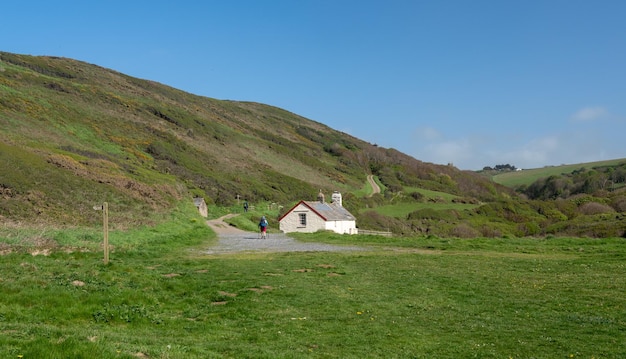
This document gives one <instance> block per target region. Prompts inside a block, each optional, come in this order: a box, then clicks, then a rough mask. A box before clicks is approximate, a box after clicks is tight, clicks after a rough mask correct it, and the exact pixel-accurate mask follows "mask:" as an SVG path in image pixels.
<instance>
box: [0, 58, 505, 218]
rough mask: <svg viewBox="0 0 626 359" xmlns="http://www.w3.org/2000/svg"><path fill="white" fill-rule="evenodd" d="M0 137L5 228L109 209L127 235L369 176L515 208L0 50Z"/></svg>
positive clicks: (167, 96) (117, 76)
mask: <svg viewBox="0 0 626 359" xmlns="http://www.w3.org/2000/svg"><path fill="white" fill-rule="evenodd" d="M0 128H1V129H2V131H1V133H0V167H1V168H2V172H1V173H0V196H1V197H2V201H1V202H0V219H1V220H2V221H3V222H4V223H9V222H13V223H26V224H27V223H46V224H48V225H55V226H59V227H62V226H74V225H93V224H94V223H97V221H98V218H97V216H94V215H93V210H92V206H93V205H94V204H96V203H101V202H103V201H107V202H109V203H110V206H111V207H112V208H115V213H116V214H117V216H118V218H117V219H116V221H115V223H117V225H118V226H121V227H124V226H133V225H140V224H147V223H148V224H149V223H152V222H153V221H155V220H158V216H159V214H164V213H168V212H169V211H171V210H172V209H174V208H175V207H176V206H177V205H178V204H179V203H180V202H181V201H191V198H192V197H194V196H201V197H204V198H205V200H206V201H207V202H208V203H209V204H212V203H213V204H218V205H230V204H233V203H235V199H236V197H237V196H240V197H241V198H247V199H249V200H250V201H253V202H254V201H272V202H276V203H285V204H288V203H290V202H293V201H297V200H299V199H303V198H305V199H306V198H313V197H314V196H315V194H316V193H317V191H318V190H319V189H320V188H321V189H323V190H325V191H332V190H340V191H342V192H344V193H346V195H347V199H348V201H347V202H348V203H349V202H350V193H352V192H353V191H356V190H358V189H359V188H361V187H362V186H363V184H364V183H365V181H366V177H367V175H368V174H374V175H377V176H378V178H379V179H380V180H381V181H382V183H383V184H384V185H385V186H386V187H387V189H388V191H389V192H390V193H393V192H396V193H397V192H401V191H402V188H403V187H404V186H414V187H420V188H424V189H429V190H434V191H441V192H446V193H450V194H454V195H456V196H463V197H468V198H473V199H474V200H476V201H483V202H488V201H493V200H496V199H497V198H499V197H501V196H502V195H506V196H507V197H508V196H514V193H513V192H512V191H511V190H509V189H507V188H506V187H504V186H499V185H497V184H494V183H493V182H491V181H490V180H489V179H485V178H484V177H481V176H480V175H478V174H475V173H473V172H467V171H459V170H458V169H456V168H454V167H451V166H440V165H434V164H429V163H424V162H421V161H419V160H416V159H414V158H412V157H410V156H407V155H405V154H402V153H400V152H398V151H396V150H394V149H386V148H381V147H378V146H375V145H372V144H370V143H367V142H364V141H362V140H359V139H358V138H354V137H352V136H350V135H348V134H346V133H342V132H339V131H336V130H333V129H332V128H330V127H328V126H326V125H324V124H322V123H319V122H316V121H312V120H309V119H306V118H303V117H301V116H298V115H296V114H293V113H290V112H288V111H285V110H282V109H279V108H276V107H272V106H269V105H264V104H259V103H251V102H239V101H226V100H216V99H212V98H206V97H200V96H195V95H193V94H189V93H185V92H183V91H180V90H177V89H174V88H171V87H168V86H164V85H161V84H158V83H155V82H152V81H148V80H141V79H137V78H133V77H130V76H127V75H124V74H121V73H119V72H116V71H113V70H110V69H106V68H102V67H99V66H97V65H93V64H88V63H85V62H81V61H76V60H72V59H67V58H57V57H35V56H27V55H17V54H10V53H6V52H0ZM352 202H353V203H357V201H352ZM355 205H358V204H355Z"/></svg>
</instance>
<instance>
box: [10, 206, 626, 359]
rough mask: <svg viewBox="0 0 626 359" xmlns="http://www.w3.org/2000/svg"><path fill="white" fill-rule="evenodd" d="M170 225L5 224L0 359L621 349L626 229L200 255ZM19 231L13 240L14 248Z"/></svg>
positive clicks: (203, 241)
mask: <svg viewBox="0 0 626 359" xmlns="http://www.w3.org/2000/svg"><path fill="white" fill-rule="evenodd" d="M193 210H194V209H193V208H191V209H182V210H180V211H179V212H177V213H175V214H174V215H173V217H172V218H171V219H170V220H169V221H168V222H167V223H164V224H162V225H159V226H156V227H144V228H142V229H139V230H134V231H112V232H111V234H110V240H111V244H112V246H113V250H112V252H111V257H110V259H111V261H110V263H109V264H108V265H104V264H103V260H102V253H101V251H100V249H101V248H100V247H99V246H100V240H101V238H100V236H99V233H98V229H97V228H94V230H93V231H91V232H89V231H85V230H72V229H68V230H64V231H59V232H54V233H52V232H51V233H44V234H43V235H42V237H46V238H48V239H47V240H48V242H49V243H55V245H54V246H51V248H52V249H51V250H50V251H49V252H48V253H47V255H41V254H39V255H34V254H37V253H36V252H35V251H34V249H35V248H36V246H37V244H36V243H34V242H28V241H16V240H15V238H14V237H15V235H16V234H15V233H14V232H11V231H10V230H8V229H6V228H4V229H2V230H0V243H4V245H3V247H2V248H3V251H2V253H3V255H2V256H1V257H0V258H1V261H0V266H1V271H0V288H2V296H1V297H0V333H2V335H0V357H2V358H26V359H28V358H95V357H97V358H301V357H307V358H376V357H380V358H383V357H384V358H623V357H626V339H625V338H626V336H625V335H624V334H625V333H624V331H625V328H626V306H625V303H624V300H623V293H624V292H626V279H625V277H624V273H626V268H625V267H626V261H625V260H624V259H625V254H626V247H625V246H624V239H583V238H580V239H578V238H546V239H532V238H527V239H515V238H508V239H491V238H490V239H484V238H477V239H453V238H437V237H411V238H408V237H392V238H386V237H376V236H341V235H334V234H329V233H316V234H312V235H298V236H297V238H298V239H299V240H302V241H315V242H326V243H332V244H337V245H344V244H346V245H347V244H349V245H355V244H356V245H360V246H362V247H363V249H364V250H362V251H355V252H348V253H346V252H341V253H335V252H332V253H331V252H316V253H313V252H311V253H233V254H230V255H207V254H205V252H206V249H207V248H209V247H210V246H211V244H212V243H214V241H215V240H216V238H215V235H214V234H213V233H212V232H211V231H210V230H209V229H208V228H207V226H205V225H204V222H203V219H201V218H199V217H197V215H196V214H195V213H193ZM18 242H19V243H18ZM6 243H10V244H6Z"/></svg>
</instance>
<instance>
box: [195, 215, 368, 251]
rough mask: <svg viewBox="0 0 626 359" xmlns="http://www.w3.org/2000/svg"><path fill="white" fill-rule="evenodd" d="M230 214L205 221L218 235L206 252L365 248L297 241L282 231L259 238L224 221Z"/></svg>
mask: <svg viewBox="0 0 626 359" xmlns="http://www.w3.org/2000/svg"><path fill="white" fill-rule="evenodd" d="M232 216H235V215H234V214H229V215H226V216H224V217H221V218H218V219H214V220H210V221H207V224H208V225H209V226H210V227H211V228H212V229H213V230H214V231H215V232H216V233H217V235H218V242H217V244H216V245H214V246H212V247H210V248H208V250H207V252H206V253H207V254H227V253H239V252H266V253H268V252H269V253H276V252H339V251H362V250H364V249H365V248H362V247H355V246H336V245H332V244H324V243H304V242H298V241H296V240H295V239H293V238H291V237H289V236H287V235H285V234H283V233H269V238H267V239H260V238H259V234H258V233H254V232H246V231H242V230H240V229H238V228H235V227H233V226H230V225H229V224H228V223H226V222H224V220H225V219H227V218H230V217H232Z"/></svg>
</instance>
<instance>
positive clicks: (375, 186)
mask: <svg viewBox="0 0 626 359" xmlns="http://www.w3.org/2000/svg"><path fill="white" fill-rule="evenodd" d="M367 182H369V184H370V186H372V194H370V197H371V196H373V195H374V194H375V193H380V187H378V183H376V181H374V175H367Z"/></svg>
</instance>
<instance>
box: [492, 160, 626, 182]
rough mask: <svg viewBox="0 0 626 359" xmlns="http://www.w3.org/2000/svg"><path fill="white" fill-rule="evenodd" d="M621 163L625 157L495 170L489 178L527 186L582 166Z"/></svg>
mask: <svg viewBox="0 0 626 359" xmlns="http://www.w3.org/2000/svg"><path fill="white" fill-rule="evenodd" d="M622 163H626V158H620V159H614V160H606V161H596V162H587V163H578V164H569V165H560V166H546V167H543V168H533V169H524V170H517V171H508V172H496V174H495V175H492V176H491V178H492V179H493V181H494V182H496V183H499V184H501V185H504V186H507V187H512V188H514V187H518V186H522V185H526V186H529V185H531V184H532V183H533V182H535V181H537V180H538V179H540V178H546V177H550V176H559V175H562V174H570V173H572V172H574V171H576V170H580V169H582V168H586V169H593V168H595V167H605V166H618V165H620V164H622Z"/></svg>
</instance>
